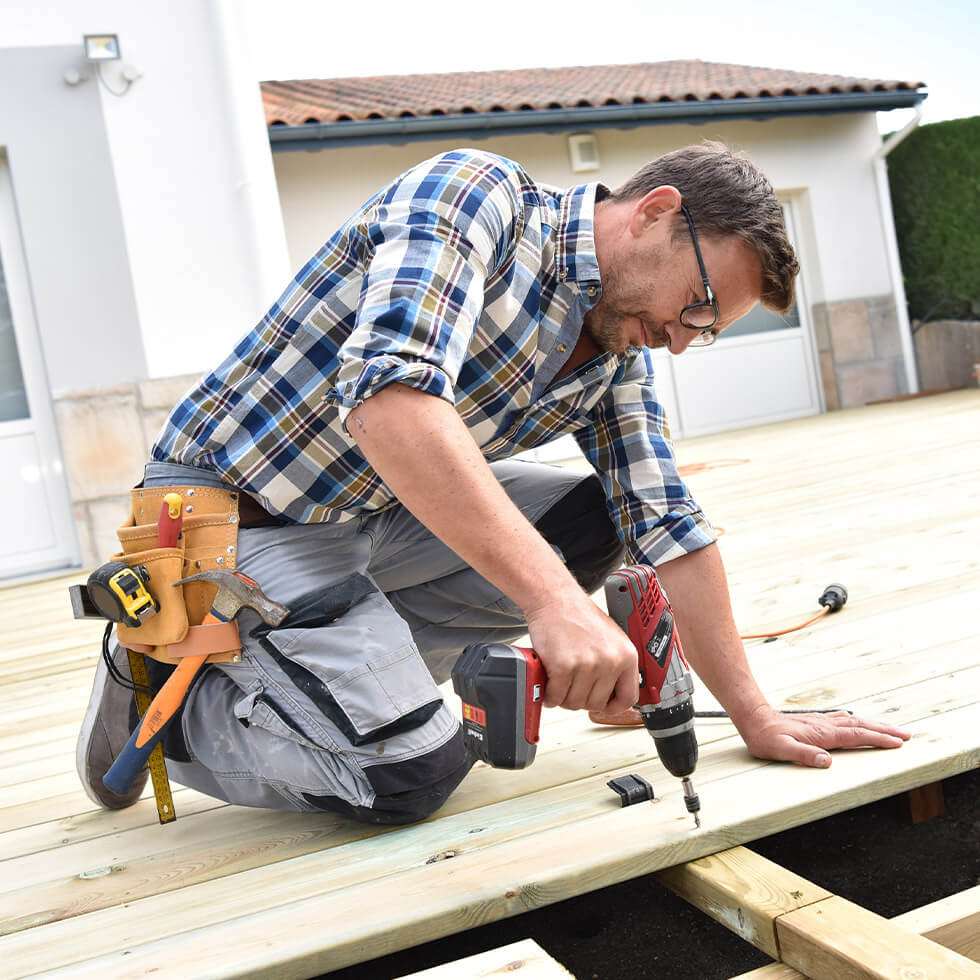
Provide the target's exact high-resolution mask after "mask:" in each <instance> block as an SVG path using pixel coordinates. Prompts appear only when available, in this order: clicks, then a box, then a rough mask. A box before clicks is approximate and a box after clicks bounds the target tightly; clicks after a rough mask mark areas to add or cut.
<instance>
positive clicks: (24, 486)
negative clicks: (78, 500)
mask: <svg viewBox="0 0 980 980" xmlns="http://www.w3.org/2000/svg"><path fill="white" fill-rule="evenodd" d="M0 473H2V474H3V483H4V488H3V500H2V504H3V514H4V518H5V519H4V521H3V525H2V528H3V529H2V533H0V579H3V578H10V577H12V576H18V575H26V574H29V573H33V572H40V571H45V570H49V569H54V568H62V567H67V566H68V565H72V564H77V561H78V549H77V545H76V541H75V531H74V527H73V524H72V520H71V501H70V498H69V496H68V489H67V486H66V485H65V478H64V472H63V467H62V463H61V453H60V450H59V446H58V440H57V436H56V430H55V422H54V413H53V410H52V407H51V398H50V395H49V392H48V383H47V378H46V376H45V372H44V365H43V361H42V358H41V350H40V343H39V340H38V334H37V327H36V324H35V320H34V308H33V302H32V300H31V295H30V289H29V286H28V279H27V268H26V264H25V261H24V252H23V247H22V245H21V239H20V230H19V226H18V222H17V211H16V208H15V206H14V198H13V191H12V188H11V182H10V171H9V169H8V167H7V160H6V156H4V155H3V152H2V150H0Z"/></svg>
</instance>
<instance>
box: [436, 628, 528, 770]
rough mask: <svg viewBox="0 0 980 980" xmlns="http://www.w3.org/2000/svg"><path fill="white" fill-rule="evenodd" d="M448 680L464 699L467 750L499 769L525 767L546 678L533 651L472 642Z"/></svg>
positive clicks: (499, 644)
mask: <svg viewBox="0 0 980 980" xmlns="http://www.w3.org/2000/svg"><path fill="white" fill-rule="evenodd" d="M452 679H453V689H454V690H455V691H456V693H457V694H458V695H459V696H460V698H461V699H462V701H463V740H464V742H465V744H466V747H467V749H468V750H469V752H470V754H471V755H473V756H474V757H475V758H477V759H480V760H481V761H483V762H486V763H488V764H489V765H491V766H494V767H496V768H498V769H524V768H525V767H526V766H529V765H530V764H531V763H532V762H533V761H534V754H535V752H536V750H537V743H538V738H539V729H540V726H541V705H542V700H543V698H544V687H545V679H546V677H545V671H544V666H543V665H542V663H541V661H540V659H539V658H538V655H537V654H536V653H535V652H534V651H533V650H528V649H525V648H524V647H516V646H511V645H510V644H509V643H474V644H471V645H470V646H468V647H467V648H466V649H465V650H464V651H463V652H462V653H461V654H460V656H459V659H458V660H457V661H456V665H455V666H454V667H453V673H452ZM515 691H516V692H518V696H517V697H515V696H514V694H515Z"/></svg>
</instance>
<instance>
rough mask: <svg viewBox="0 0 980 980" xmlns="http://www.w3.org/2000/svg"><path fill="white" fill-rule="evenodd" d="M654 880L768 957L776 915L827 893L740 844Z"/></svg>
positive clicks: (775, 953) (775, 947) (774, 946)
mask: <svg viewBox="0 0 980 980" xmlns="http://www.w3.org/2000/svg"><path fill="white" fill-rule="evenodd" d="M656 878H657V880H658V881H660V882H661V883H662V884H664V885H666V886H667V887H668V888H670V889H671V891H673V892H676V893H677V894H678V895H680V896H681V898H684V899H687V901H688V902H690V903H691V904H692V905H694V906H695V907H696V908H699V909H701V911H702V912H706V913H707V914H708V915H710V916H711V918H713V919H715V920H717V921H718V922H720V923H722V925H725V926H727V927H728V928H729V929H731V931H732V932H734V933H736V934H737V935H739V936H741V937H742V938H743V939H744V940H745V941H746V942H750V943H752V945H753V946H755V947H757V948H758V949H761V950H762V951H763V952H764V953H767V954H768V955H769V956H771V957H772V958H773V959H779V944H778V942H777V941H776V920H777V919H778V918H779V916H781V915H785V914H786V913H787V912H792V911H795V910H796V909H799V908H802V907H803V906H805V905H810V904H812V903H813V902H818V901H822V900H823V899H826V898H830V897H831V893H830V892H828V891H826V890H825V889H823V888H821V887H820V886H819V885H815V884H813V882H810V881H807V880H806V878H802V877H800V876H799V875H797V874H794V873H793V872H792V871H789V870H787V869H786V868H783V867H781V866H780V865H778V864H776V863H775V862H773V861H770V860H769V859H768V858H764V857H762V856H761V855H760V854H756V853H754V852H753V851H750V850H749V849H748V848H746V847H733V848H730V849H729V850H727V851H720V852H719V853H718V854H712V855H710V856H709V857H705V858H699V859H698V860H697V861H689V862H688V863H687V864H682V865H678V866H677V867H673V868H666V869H665V870H663V871H658V872H657V874H656Z"/></svg>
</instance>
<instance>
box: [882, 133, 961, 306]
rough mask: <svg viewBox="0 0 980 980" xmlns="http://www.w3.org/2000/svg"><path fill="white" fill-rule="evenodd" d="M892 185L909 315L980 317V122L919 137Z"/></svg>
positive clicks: (899, 155)
mask: <svg viewBox="0 0 980 980" xmlns="http://www.w3.org/2000/svg"><path fill="white" fill-rule="evenodd" d="M888 180H889V183H890V185H891V194H892V205H893V208H894V211H895V231H896V233H897V235H898V247H899V251H900V252H901V255H902V270H903V272H904V274H905V292H906V295H907V297H908V301H909V315H910V316H911V317H913V318H915V319H918V320H936V319H943V318H946V319H948V318H956V319H969V318H975V317H978V316H980V116H973V117H971V118H969V119H954V120H951V121H950V122H941V123H932V124H931V125H929V126H921V127H919V128H918V129H916V130H914V131H913V132H912V134H911V135H910V136H909V137H908V138H907V139H906V140H905V141H904V142H903V143H901V144H900V145H899V146H897V147H896V148H895V149H894V150H893V151H892V153H891V154H890V155H889V157H888Z"/></svg>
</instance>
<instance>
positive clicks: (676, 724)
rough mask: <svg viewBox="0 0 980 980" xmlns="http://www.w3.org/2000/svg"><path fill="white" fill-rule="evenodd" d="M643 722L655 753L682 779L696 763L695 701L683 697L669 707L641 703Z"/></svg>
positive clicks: (664, 764) (690, 771)
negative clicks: (651, 737)
mask: <svg viewBox="0 0 980 980" xmlns="http://www.w3.org/2000/svg"><path fill="white" fill-rule="evenodd" d="M640 716H641V717H642V718H643V725H644V727H645V728H646V730H647V731H648V732H649V733H650V734H651V735H652V736H653V743H654V745H656V747H657V755H658V756H660V761H661V762H662V763H663V766H664V768H665V769H666V770H667V772H669V773H670V774H671V775H672V776H677V777H678V778H679V779H683V778H684V777H686V776H690V775H691V773H693V772H694V769H695V767H696V766H697V764H698V740H697V738H696V737H695V735H694V701H693V700H692V699H691V698H684V699H683V700H682V701H680V702H679V703H678V704H674V705H672V706H671V707H669V708H667V707H663V705H662V704H661V705H641V706H640Z"/></svg>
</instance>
